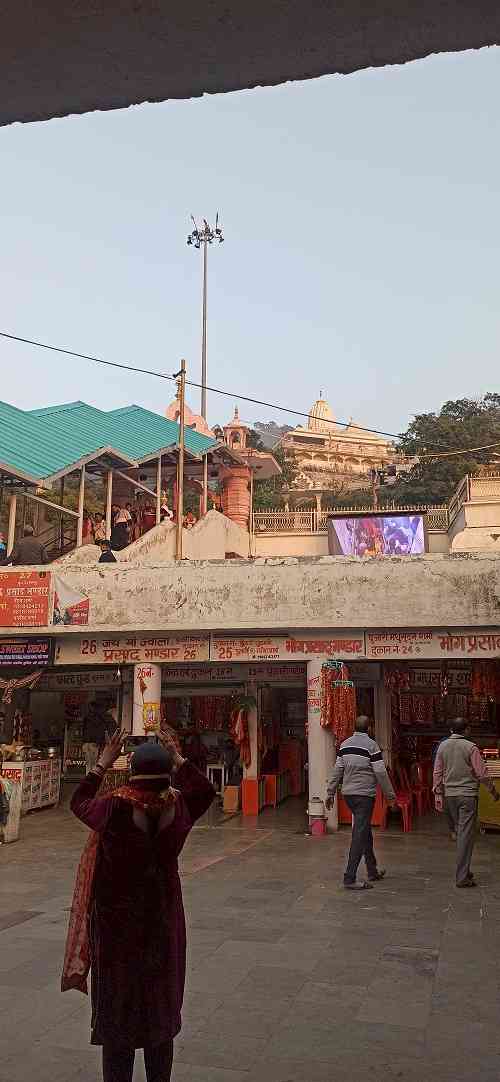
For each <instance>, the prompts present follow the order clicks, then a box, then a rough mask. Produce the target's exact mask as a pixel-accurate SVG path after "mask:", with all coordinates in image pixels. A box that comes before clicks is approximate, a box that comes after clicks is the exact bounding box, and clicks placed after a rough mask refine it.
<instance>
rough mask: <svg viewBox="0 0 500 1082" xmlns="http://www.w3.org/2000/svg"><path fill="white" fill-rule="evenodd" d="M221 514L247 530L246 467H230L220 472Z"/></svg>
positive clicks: (248, 500) (248, 472)
mask: <svg viewBox="0 0 500 1082" xmlns="http://www.w3.org/2000/svg"><path fill="white" fill-rule="evenodd" d="M221 481H222V512H223V514H224V515H227V518H230V519H232V520H233V522H236V523H237V524H238V526H242V528H243V529H244V530H248V528H249V523H250V470H249V468H248V466H232V467H231V469H227V470H224V471H223V472H221Z"/></svg>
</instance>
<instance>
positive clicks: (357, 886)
mask: <svg viewBox="0 0 500 1082" xmlns="http://www.w3.org/2000/svg"><path fill="white" fill-rule="evenodd" d="M344 890H373V887H372V885H371V883H344Z"/></svg>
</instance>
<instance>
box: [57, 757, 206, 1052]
mask: <svg viewBox="0 0 500 1082" xmlns="http://www.w3.org/2000/svg"><path fill="white" fill-rule="evenodd" d="M173 780H174V785H175V788H176V789H178V790H179V791H180V793H181V796H180V797H179V798H178V800H177V802H176V805H175V814H174V819H173V822H172V823H171V825H170V826H168V827H166V828H165V829H164V830H161V831H160V832H159V833H157V834H155V835H154V836H152V837H151V836H149V835H148V834H145V833H144V831H142V830H140V829H139V827H137V826H136V825H135V824H134V821H133V808H132V805H131V804H129V803H127V802H126V801H125V800H122V799H120V798H117V797H114V796H113V795H112V794H110V795H109V796H105V797H98V796H97V793H98V790H99V786H100V784H101V778H100V777H98V776H97V774H92V773H91V774H88V775H87V777H86V778H85V780H84V781H82V782H81V784H80V785H79V786H78V789H77V790H76V791H75V793H74V795H73V799H72V801H71V809H72V811H73V812H74V813H75V815H76V816H77V817H78V819H81V820H82V822H83V823H85V824H86V825H87V826H88V827H90V828H91V829H92V830H94V831H97V832H98V833H99V836H100V837H99V847H98V852H97V861H96V867H95V875H94V884H93V891H92V901H91V906H90V915H89V920H90V927H89V932H90V950H91V997H92V1044H103V1043H104V1042H106V1043H107V1042H108V1041H110V1042H119V1043H121V1044H126V1045H128V1046H129V1047H134V1048H143V1047H144V1045H156V1044H161V1043H163V1042H164V1041H166V1040H168V1039H169V1038H171V1037H175V1035H176V1034H177V1033H178V1032H179V1030H180V1028H181V1008H182V999H183V994H184V979H185V972H186V927H185V922H184V907H183V904H182V892H181V884H180V880H179V872H178V866H177V858H178V856H179V853H180V852H181V849H182V847H183V845H184V842H185V841H186V838H187V835H188V834H189V831H190V830H191V827H192V826H193V823H194V822H195V821H196V819H198V818H199V817H200V815H203V813H204V812H205V811H206V810H207V808H209V807H210V804H211V803H212V801H213V799H214V796H215V791H214V789H213V786H212V785H211V784H210V782H209V781H208V780H207V778H206V777H205V776H204V775H203V774H201V773H200V772H199V771H198V770H197V769H196V767H194V766H192V765H191V764H189V763H184V765H183V766H182V767H181V768H180V769H179V771H178V772H177V773H176V774H175V777H174V779H173Z"/></svg>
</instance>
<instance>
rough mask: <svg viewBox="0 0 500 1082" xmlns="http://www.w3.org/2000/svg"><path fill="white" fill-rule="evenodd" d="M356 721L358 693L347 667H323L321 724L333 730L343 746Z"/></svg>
mask: <svg viewBox="0 0 500 1082" xmlns="http://www.w3.org/2000/svg"><path fill="white" fill-rule="evenodd" d="M355 720H356V691H355V689H354V686H353V684H352V681H350V680H349V672H348V669H347V666H346V665H344V664H342V665H340V666H339V667H338V668H333V667H330V666H328V665H323V668H322V670H321V714H320V724H321V725H322V726H323V728H324V729H331V730H332V732H333V733H334V734H335V737H336V740H337V744H341V743H342V741H343V740H346V739H347V737H348V736H351V734H352V733H353V732H354V722H355Z"/></svg>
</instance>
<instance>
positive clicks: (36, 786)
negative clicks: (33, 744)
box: [2, 749, 61, 815]
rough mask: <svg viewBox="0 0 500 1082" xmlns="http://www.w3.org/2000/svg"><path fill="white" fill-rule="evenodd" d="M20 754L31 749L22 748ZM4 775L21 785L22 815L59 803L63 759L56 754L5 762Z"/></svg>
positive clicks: (26, 752) (27, 752)
mask: <svg viewBox="0 0 500 1082" xmlns="http://www.w3.org/2000/svg"><path fill="white" fill-rule="evenodd" d="M18 754H30V752H29V749H26V750H25V749H22V750H21V751H20V752H19V753H18ZM2 776H3V777H4V778H8V779H9V780H10V781H12V782H14V783H16V784H17V785H19V786H20V790H21V815H26V814H27V813H28V812H30V811H35V810H37V809H40V808H49V807H53V806H54V805H55V804H58V803H59V795H60V788H61V760H60V759H59V758H57V757H55V756H54V757H51V758H49V759H32V760H31V759H28V760H23V759H20V760H15V761H11V760H10V761H8V762H4V763H3V766H2Z"/></svg>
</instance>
